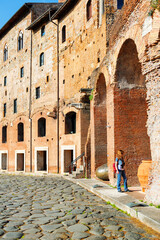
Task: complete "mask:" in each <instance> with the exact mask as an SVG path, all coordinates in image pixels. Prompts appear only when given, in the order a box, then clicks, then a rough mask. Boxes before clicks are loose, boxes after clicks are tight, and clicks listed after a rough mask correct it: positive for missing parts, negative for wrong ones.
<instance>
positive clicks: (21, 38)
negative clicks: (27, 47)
mask: <svg viewBox="0 0 160 240" xmlns="http://www.w3.org/2000/svg"><path fill="white" fill-rule="evenodd" d="M21 49H23V33H22V31H20V33H19V36H18V51H20V50H21Z"/></svg>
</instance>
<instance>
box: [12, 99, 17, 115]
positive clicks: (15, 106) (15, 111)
mask: <svg viewBox="0 0 160 240" xmlns="http://www.w3.org/2000/svg"><path fill="white" fill-rule="evenodd" d="M13 111H14V113H17V99H14V110H13Z"/></svg>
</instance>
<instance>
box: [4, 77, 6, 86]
mask: <svg viewBox="0 0 160 240" xmlns="http://www.w3.org/2000/svg"><path fill="white" fill-rule="evenodd" d="M4 86H7V76H5V77H4Z"/></svg>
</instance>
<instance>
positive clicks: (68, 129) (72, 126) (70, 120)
mask: <svg viewBox="0 0 160 240" xmlns="http://www.w3.org/2000/svg"><path fill="white" fill-rule="evenodd" d="M73 133H76V113H75V112H69V113H67V114H66V116H65V134H73Z"/></svg>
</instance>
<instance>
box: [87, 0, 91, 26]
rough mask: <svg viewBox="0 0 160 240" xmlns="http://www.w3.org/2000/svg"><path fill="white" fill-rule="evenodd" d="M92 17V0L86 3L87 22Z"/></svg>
mask: <svg viewBox="0 0 160 240" xmlns="http://www.w3.org/2000/svg"><path fill="white" fill-rule="evenodd" d="M91 17H92V0H89V1H88V2H87V21H89V19H90V18H91Z"/></svg>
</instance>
